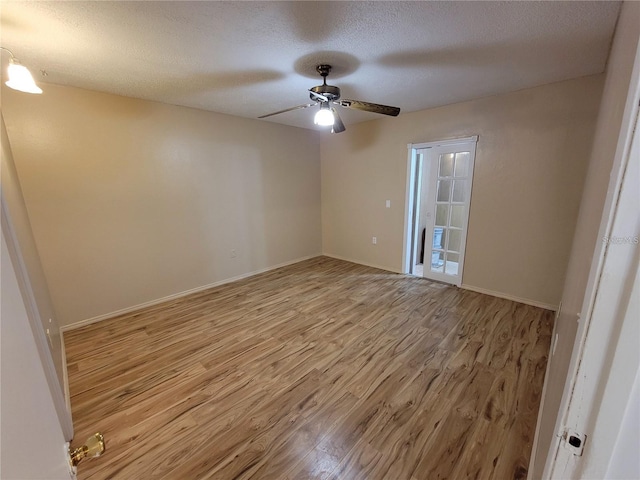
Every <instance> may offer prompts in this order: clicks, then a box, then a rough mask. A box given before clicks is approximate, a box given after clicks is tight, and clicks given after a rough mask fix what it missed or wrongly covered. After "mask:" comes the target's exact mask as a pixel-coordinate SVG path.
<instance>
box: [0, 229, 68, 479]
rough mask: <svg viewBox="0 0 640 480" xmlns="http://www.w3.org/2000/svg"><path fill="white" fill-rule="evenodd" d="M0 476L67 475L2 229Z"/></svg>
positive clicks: (60, 439) (56, 424)
mask: <svg viewBox="0 0 640 480" xmlns="http://www.w3.org/2000/svg"><path fill="white" fill-rule="evenodd" d="M0 269H1V270H2V277H1V282H2V289H1V294H0V295H1V298H0V317H1V321H0V372H1V377H2V387H1V393H0V419H1V428H0V445H1V448H0V452H1V453H0V478H2V479H6V480H27V479H43V480H57V479H61V480H62V479H68V478H69V467H68V463H67V458H66V455H65V450H64V443H65V441H64V436H63V433H62V429H61V427H60V423H59V421H58V417H57V416H56V411H55V407H54V404H53V400H52V398H51V394H50V392H49V388H48V385H47V380H46V378H45V374H44V370H43V368H42V364H41V363H40V359H39V357H38V352H37V350H36V344H35V340H34V337H33V334H32V332H31V329H30V326H29V320H28V318H27V312H26V309H25V305H24V303H23V299H22V296H21V294H20V289H19V287H18V280H17V277H16V272H15V269H14V267H13V265H12V263H11V259H10V258H9V252H8V250H7V245H6V242H5V232H4V231H3V232H2V251H1V254H0Z"/></svg>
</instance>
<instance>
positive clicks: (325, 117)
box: [313, 106, 335, 127]
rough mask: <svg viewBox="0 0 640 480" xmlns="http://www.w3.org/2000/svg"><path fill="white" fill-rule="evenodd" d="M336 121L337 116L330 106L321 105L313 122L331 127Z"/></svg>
mask: <svg viewBox="0 0 640 480" xmlns="http://www.w3.org/2000/svg"><path fill="white" fill-rule="evenodd" d="M334 122H335V117H334V116H333V112H332V111H331V110H329V107H328V106H326V107H325V106H321V107H320V110H318V112H317V113H316V116H315V117H314V118H313V123H315V124H316V125H320V126H322V127H330V126H332V125H333V123H334Z"/></svg>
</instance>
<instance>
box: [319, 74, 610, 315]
mask: <svg viewBox="0 0 640 480" xmlns="http://www.w3.org/2000/svg"><path fill="white" fill-rule="evenodd" d="M603 80H604V78H603V75H595V76H590V77H584V78H579V79H575V80H569V81H565V82H561V83H555V84H550V85H545V86H541V87H536V88H531V89H527V90H522V91H518V92H514V93H510V94H505V95H498V96H493V97H488V98H484V99H479V100H474V101H470V102H465V103H459V104H455V105H449V106H445V107H441V108H435V109H430V110H425V111H420V112H414V113H407V114H401V115H400V116H399V117H398V118H395V119H386V118H385V119H381V120H376V121H372V122H367V123H363V124H358V125H352V126H350V127H349V129H348V130H347V131H346V132H345V133H344V134H341V135H335V136H331V137H330V138H327V139H326V140H324V141H323V143H322V146H321V158H322V241H323V245H322V246H323V251H324V252H325V253H326V254H328V255H333V256H337V257H341V258H346V259H350V260H353V261H356V262H360V263H365V264H370V265H376V266H380V267H383V268H387V269H389V270H394V271H400V270H401V269H402V250H403V245H402V243H403V229H404V215H405V191H406V174H407V144H408V143H421V142H428V141H436V140H442V139H448V138H452V137H462V136H470V135H479V140H478V146H477V152H476V161H475V174H474V180H473V193H472V199H471V212H470V221H469V231H468V237H467V250H466V259H465V269H464V275H463V284H464V285H467V286H470V287H474V288H479V289H482V290H485V291H490V292H495V293H498V294H501V295H507V296H510V297H514V298H517V299H521V300H524V301H530V302H532V303H538V304H544V305H549V306H555V305H557V304H558V302H559V301H560V296H561V292H562V285H563V282H564V278H565V270H566V266H567V259H568V256H569V250H570V247H571V241H572V238H573V232H574V228H575V223H576V218H577V214H578V208H579V203H580V195H581V192H582V185H583V182H584V177H585V174H586V169H587V163H588V158H589V153H590V149H591V143H592V136H593V131H594V127H595V121H596V115H597V111H598V105H599V100H600V94H601V90H602V85H603ZM387 199H389V200H391V208H390V209H387V208H385V200H387ZM372 236H377V240H378V242H377V245H372V243H371V237H372Z"/></svg>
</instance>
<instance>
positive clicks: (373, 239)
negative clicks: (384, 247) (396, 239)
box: [371, 237, 378, 245]
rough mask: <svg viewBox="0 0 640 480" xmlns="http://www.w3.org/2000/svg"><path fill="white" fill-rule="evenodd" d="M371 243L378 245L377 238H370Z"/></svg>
mask: <svg viewBox="0 0 640 480" xmlns="http://www.w3.org/2000/svg"><path fill="white" fill-rule="evenodd" d="M371 243H373V244H374V245H377V244H378V237H371Z"/></svg>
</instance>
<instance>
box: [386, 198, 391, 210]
mask: <svg viewBox="0 0 640 480" xmlns="http://www.w3.org/2000/svg"><path fill="white" fill-rule="evenodd" d="M386 207H387V208H391V200H387V203H386Z"/></svg>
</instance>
